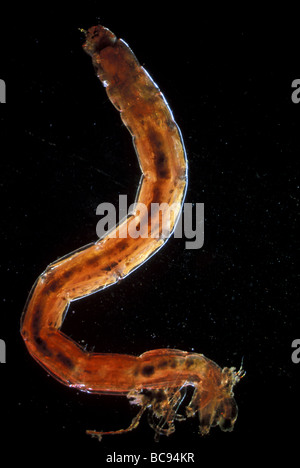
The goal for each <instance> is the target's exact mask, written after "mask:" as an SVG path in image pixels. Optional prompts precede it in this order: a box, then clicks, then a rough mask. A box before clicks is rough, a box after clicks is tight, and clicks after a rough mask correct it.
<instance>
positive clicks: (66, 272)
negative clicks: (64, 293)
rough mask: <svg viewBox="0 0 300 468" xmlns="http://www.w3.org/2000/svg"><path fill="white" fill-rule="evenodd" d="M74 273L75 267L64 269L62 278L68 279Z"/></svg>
mask: <svg viewBox="0 0 300 468" xmlns="http://www.w3.org/2000/svg"><path fill="white" fill-rule="evenodd" d="M75 273H76V268H72V269H70V270H66V271H65V272H64V273H63V278H65V279H69V278H71V276H73V275H74V274H75Z"/></svg>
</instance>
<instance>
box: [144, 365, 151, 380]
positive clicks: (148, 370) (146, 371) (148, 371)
mask: <svg viewBox="0 0 300 468" xmlns="http://www.w3.org/2000/svg"><path fill="white" fill-rule="evenodd" d="M142 374H143V375H144V376H145V377H151V375H153V374H154V366H150V365H146V366H144V367H143V368H142Z"/></svg>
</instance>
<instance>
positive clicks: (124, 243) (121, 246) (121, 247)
mask: <svg viewBox="0 0 300 468" xmlns="http://www.w3.org/2000/svg"><path fill="white" fill-rule="evenodd" d="M118 247H119V250H121V252H122V251H123V250H125V249H127V247H128V242H127V240H126V239H124V240H123V241H121V242H119V244H118Z"/></svg>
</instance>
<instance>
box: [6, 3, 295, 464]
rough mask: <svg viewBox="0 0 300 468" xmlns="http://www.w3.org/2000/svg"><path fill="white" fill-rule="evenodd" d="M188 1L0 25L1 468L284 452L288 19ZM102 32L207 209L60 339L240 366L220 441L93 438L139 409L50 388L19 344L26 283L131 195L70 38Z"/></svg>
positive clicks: (85, 239) (40, 9)
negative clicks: (139, 80)
mask: <svg viewBox="0 0 300 468" xmlns="http://www.w3.org/2000/svg"><path fill="white" fill-rule="evenodd" d="M191 5H192V4H191ZM191 5H189V2H185V5H181V7H180V8H179V7H178V8H174V5H173V4H171V3H170V5H169V7H168V9H166V10H162V9H161V5H160V4H151V5H150V4H145V5H143V4H139V6H137V5H135V4H130V3H129V4H126V5H125V4H122V7H121V6H120V5H118V4H114V5H112V6H111V7H109V6H105V7H104V6H103V5H102V4H101V2H95V1H90V2H85V3H84V4H82V5H80V6H74V5H72V4H71V3H64V5H63V6H64V7H66V6H67V11H66V12H63V11H62V8H61V7H62V5H61V7H60V6H55V5H54V4H51V5H50V4H47V5H45V4H39V6H36V5H33V4H30V3H27V4H26V5H25V6H24V7H23V9H20V7H18V8H16V11H15V12H10V13H7V15H3V17H2V21H3V23H4V24H3V27H2V30H1V36H2V38H1V64H0V65H1V68H0V78H1V79H4V80H5V82H6V87H7V104H6V105H1V108H0V113H1V114H0V119H1V120H0V122H1V204H2V206H1V214H2V223H1V239H2V243H1V246H2V252H1V270H2V285H3V287H2V288H1V289H2V294H1V296H2V310H1V316H0V320H1V322H0V326H1V328H0V338H2V339H4V340H5V342H6V347H7V363H6V364H2V365H1V367H0V379H1V390H0V391H1V439H0V444H1V453H4V452H5V451H7V452H8V453H9V455H10V459H11V460H13V461H21V460H24V459H26V458H31V459H32V462H33V465H34V466H36V465H38V464H40V462H41V453H42V454H43V456H45V457H46V459H47V460H48V461H49V462H50V461H51V460H53V461H54V460H56V461H57V462H58V463H60V462H61V461H63V460H65V461H68V462H69V463H72V462H74V461H77V462H78V461H79V459H80V458H81V457H84V459H85V460H86V463H91V462H93V463H97V464H100V465H101V464H104V462H105V459H106V457H107V455H108V454H111V453H113V452H116V453H118V454H121V453H127V454H141V455H143V456H146V457H149V453H150V452H151V451H153V452H156V453H160V452H172V453H176V452H183V453H185V452H193V453H194V454H195V460H196V461H197V462H198V463H202V462H203V460H206V459H207V458H208V457H210V459H211V461H213V462H216V463H217V462H222V463H223V464H225V466H227V464H229V463H230V464H234V465H235V464H236V465H237V464H239V465H240V463H241V462H243V460H245V459H247V460H248V459H249V460H253V461H254V462H255V461H257V459H258V458H259V460H260V461H262V460H263V459H264V460H266V461H270V460H271V459H273V457H277V456H278V455H284V456H285V457H286V461H288V458H289V457H291V458H292V457H293V456H294V454H295V453H296V448H297V445H295V439H294V437H295V436H297V435H299V429H298V428H297V426H296V425H295V422H297V420H299V409H298V395H299V372H300V364H298V365H297V364H294V363H293V362H292V360H291V354H292V348H291V343H292V341H293V340H294V339H296V338H300V336H299V335H300V331H299V312H298V310H297V308H296V304H297V302H298V292H297V288H296V266H295V249H296V217H297V213H298V207H299V197H298V194H297V171H298V159H299V121H300V103H299V104H298V105H297V104H294V103H293V102H292V100H291V94H292V91H293V90H292V88H291V83H292V81H293V80H294V79H297V78H300V70H299V60H298V59H297V57H298V52H297V48H298V46H297V44H299V33H298V30H297V23H296V22H295V24H294V23H293V20H292V16H293V15H292V14H288V15H287V19H285V18H284V16H283V14H282V12H278V13H279V14H278V15H276V17H275V16H274V17H273V16H272V17H271V16H270V15H266V16H264V17H262V15H261V12H260V11H259V10H257V11H254V7H253V8H252V10H253V11H250V12H249V11H248V9H247V8H246V7H245V8H244V10H243V11H241V10H238V11H237V10H236V11H235V12H234V14H233V13H232V12H230V11H225V12H223V11H221V10H219V9H218V8H217V7H216V8H215V11H214V12H213V13H206V12H204V11H203V9H202V8H200V11H198V12H196V11H195V10H194V7H192V6H191ZM250 13H252V15H250ZM253 13H254V14H253ZM98 22H100V23H101V24H104V25H105V26H107V27H108V28H110V29H111V30H112V31H113V32H114V33H115V34H116V35H117V36H118V37H122V38H123V39H124V40H125V41H126V42H127V43H128V44H129V45H130V47H131V48H132V49H133V51H134V52H135V54H136V56H137V57H138V59H139V61H140V62H141V64H142V65H143V66H144V67H145V68H146V69H147V71H148V72H149V73H150V75H151V76H152V77H153V79H154V80H155V82H156V83H157V84H158V85H159V87H160V88H161V90H162V92H163V93H164V95H165V97H166V99H167V101H168V103H169V105H170V107H171V109H172V111H173V113H174V117H175V119H176V121H177V123H178V124H179V126H180V128H181V130H182V134H183V138H184V141H185V145H186V150H187V155H188V159H189V188H188V192H187V198H186V201H187V202H191V203H200V202H202V203H205V244H204V246H203V248H202V249H199V250H186V249H185V239H174V238H172V239H171V240H170V241H169V242H168V243H167V244H166V246H165V247H164V248H163V249H162V250H160V251H159V253H158V254H157V255H155V256H154V257H152V258H151V259H150V260H149V261H148V262H147V263H146V264H145V265H143V266H142V267H141V268H140V269H138V270H137V271H136V272H134V273H133V274H132V275H131V276H130V277H128V278H127V279H126V280H125V281H124V282H122V283H121V284H119V285H117V286H114V287H112V288H108V289H107V290H105V291H103V292H101V293H99V294H98V295H94V296H91V297H89V298H86V299H83V300H81V301H77V302H76V303H74V304H72V306H71V308H70V311H69V314H68V316H67V318H66V320H65V323H64V325H63V331H64V332H65V333H67V334H69V335H70V336H72V337H73V338H74V339H75V340H77V341H79V342H81V343H82V344H83V345H84V344H86V345H87V347H88V349H95V350H97V351H99V352H118V353H127V354H135V355H139V354H141V353H143V352H145V351H148V350H150V349H156V348H163V347H171V348H177V349H182V350H186V351H195V352H199V353H203V354H205V355H206V356H207V357H209V358H210V359H213V360H214V361H216V362H217V363H218V364H219V365H220V366H222V367H223V366H235V367H239V366H240V363H241V360H242V358H244V367H245V369H246V371H247V375H246V377H245V378H244V379H243V380H242V381H241V383H240V384H239V385H238V386H237V387H236V389H235V395H236V400H237V402H238V405H239V417H238V420H237V423H236V426H235V429H234V431H233V432H232V433H222V432H221V431H220V430H219V428H214V429H212V431H211V433H210V435H209V436H207V437H204V438H201V437H200V436H199V435H198V434H197V431H198V425H197V419H196V418H195V419H190V420H188V421H186V422H183V423H177V428H176V432H175V433H174V434H173V435H172V436H170V437H169V438H164V437H162V438H161V440H160V442H159V443H155V442H154V441H153V431H152V430H151V429H150V428H149V427H148V425H147V421H146V418H144V419H143V420H142V422H141V424H140V426H139V427H138V429H137V430H135V431H134V432H132V433H129V434H126V435H122V436H113V437H105V438H104V439H103V441H102V442H101V443H99V442H98V441H97V440H95V439H91V438H90V437H89V436H87V435H86V434H85V430H86V429H99V430H101V429H102V430H114V429H119V428H122V427H126V426H127V425H128V424H129V422H130V420H131V418H132V417H133V415H134V414H135V413H136V409H135V408H133V407H130V406H129V404H128V401H127V400H126V398H122V397H121V398H120V397H116V396H95V395H88V394H84V393H80V392H77V391H75V390H73V389H69V388H67V387H64V386H63V385H61V384H59V383H58V382H56V381H55V380H54V379H52V378H51V377H49V376H48V375H47V373H46V372H45V371H44V370H43V369H42V368H41V367H40V366H38V364H37V363H36V362H35V361H34V360H33V359H32V358H31V356H30V355H29V354H28V352H27V351H26V348H25V346H24V344H23V342H22V340H21V337H20V335H19V320H20V316H21V313H22V309H23V307H24V304H25V301H26V298H27V295H28V293H29V291H30V288H31V286H32V284H33V283H34V281H35V279H36V278H37V277H38V275H39V274H40V273H41V272H42V271H43V270H44V269H45V267H46V266H47V265H48V264H49V263H51V262H52V261H54V260H55V259H57V258H59V257H61V256H62V255H65V254H67V253H68V252H71V251H72V250H74V249H77V248H79V247H80V246H82V245H85V244H87V243H89V242H91V241H93V240H96V232H95V227H96V223H97V221H98V219H99V218H98V217H97V216H96V213H95V211H96V207H97V206H98V204H99V203H101V202H103V201H106V202H112V203H115V204H117V203H118V196H119V194H127V195H128V201H129V202H130V203H131V202H133V201H134V198H135V192H136V187H137V184H138V181H139V176H140V173H139V167H138V163H137V160H136V157H135V154H134V150H133V148H132V145H131V137H130V135H129V134H128V132H127V130H126V128H125V127H124V126H123V125H122V123H121V121H120V118H119V116H118V113H117V112H116V110H115V109H114V108H113V106H112V105H111V104H110V102H109V101H108V98H107V96H106V93H105V91H104V89H103V87H102V86H101V84H100V82H98V80H97V78H96V76H95V74H94V71H93V67H92V65H91V60H90V58H89V57H88V56H87V55H86V54H84V52H83V51H82V48H81V45H82V43H83V36H82V34H81V33H80V32H79V31H78V28H85V29H87V28H89V27H90V26H92V25H94V24H97V23H98ZM75 311H76V314H74V312H75ZM58 453H59V455H58ZM143 463H146V462H144V461H143ZM141 464H142V462H141ZM141 464H140V466H141Z"/></svg>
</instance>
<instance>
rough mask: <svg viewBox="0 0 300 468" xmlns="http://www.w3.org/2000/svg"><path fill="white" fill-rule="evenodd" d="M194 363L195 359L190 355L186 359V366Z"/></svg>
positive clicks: (188, 366)
mask: <svg viewBox="0 0 300 468" xmlns="http://www.w3.org/2000/svg"><path fill="white" fill-rule="evenodd" d="M194 363H195V359H194V358H192V357H188V358H187V359H186V361H185V367H186V368H187V369H189V368H190V367H192V366H193V365H194Z"/></svg>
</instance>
